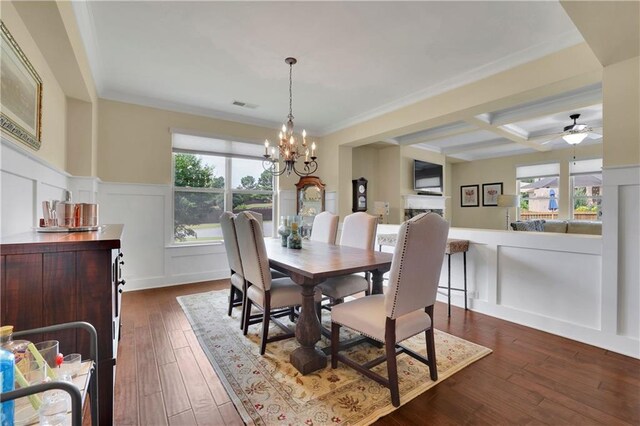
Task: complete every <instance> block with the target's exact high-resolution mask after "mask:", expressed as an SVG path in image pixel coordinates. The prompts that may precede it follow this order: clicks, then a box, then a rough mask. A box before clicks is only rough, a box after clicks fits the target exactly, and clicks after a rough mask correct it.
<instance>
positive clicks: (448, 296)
mask: <svg viewBox="0 0 640 426" xmlns="http://www.w3.org/2000/svg"><path fill="white" fill-rule="evenodd" d="M447 277H448V278H447V287H448V289H447V290H448V292H447V316H448V317H450V316H451V255H450V254H447Z"/></svg>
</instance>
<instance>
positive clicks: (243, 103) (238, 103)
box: [232, 101, 258, 109]
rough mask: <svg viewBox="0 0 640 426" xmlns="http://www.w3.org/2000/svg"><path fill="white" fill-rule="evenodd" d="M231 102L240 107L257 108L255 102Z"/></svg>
mask: <svg viewBox="0 0 640 426" xmlns="http://www.w3.org/2000/svg"><path fill="white" fill-rule="evenodd" d="M232 104H233V105H235V106H239V107H242V108H249V109H256V108H258V105H256V104H250V103H247V102H242V101H233V102H232Z"/></svg>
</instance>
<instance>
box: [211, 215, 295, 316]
mask: <svg viewBox="0 0 640 426" xmlns="http://www.w3.org/2000/svg"><path fill="white" fill-rule="evenodd" d="M248 213H250V214H251V215H252V216H253V217H255V218H256V220H258V223H259V225H260V228H261V229H262V215H261V214H260V213H256V212H248ZM235 217H236V216H235V215H234V214H233V213H231V212H224V213H222V215H220V228H221V229H222V238H223V240H224V246H225V251H226V254H227V261H228V262H229V269H230V272H231V277H230V280H229V281H230V285H229V306H228V309H227V315H229V316H231V312H232V310H233V308H234V307H236V306H242V315H241V317H240V318H241V319H240V329H242V325H243V324H242V321H243V319H244V310H245V293H246V288H245V287H246V282H245V279H244V271H243V268H242V259H241V258H240V249H239V248H238V236H237V233H236V226H235V222H234V220H235ZM271 276H272V277H273V278H282V277H285V276H286V274H283V273H281V272H279V271H275V270H273V269H272V270H271Z"/></svg>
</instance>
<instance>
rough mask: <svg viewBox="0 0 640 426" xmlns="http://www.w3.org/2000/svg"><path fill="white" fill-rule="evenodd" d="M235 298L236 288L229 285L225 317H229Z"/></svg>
mask: <svg viewBox="0 0 640 426" xmlns="http://www.w3.org/2000/svg"><path fill="white" fill-rule="evenodd" d="M235 297H236V288H235V287H234V285H233V284H229V308H228V309H227V316H231V311H232V310H233V301H234V299H235Z"/></svg>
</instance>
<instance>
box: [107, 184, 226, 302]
mask: <svg viewBox="0 0 640 426" xmlns="http://www.w3.org/2000/svg"><path fill="white" fill-rule="evenodd" d="M172 197H173V192H172V189H171V186H170V185H145V184H126V183H114V182H103V183H100V185H99V189H98V201H99V203H100V220H101V222H102V223H122V224H124V235H123V241H122V251H123V253H124V260H125V267H124V269H123V274H124V278H125V280H126V282H127V284H126V285H125V287H124V289H125V290H127V291H130V290H141V289H146V288H154V287H164V286H169V285H175V284H184V283H191V282H198V281H207V280H216V279H222V278H228V277H229V265H228V263H227V257H226V254H225V251H224V245H223V244H217V243H214V244H189V245H177V244H173V238H172V237H173V235H172V230H173V227H172V226H171V223H172V220H173V219H172V217H173V215H172V208H173V204H172Z"/></svg>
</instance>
